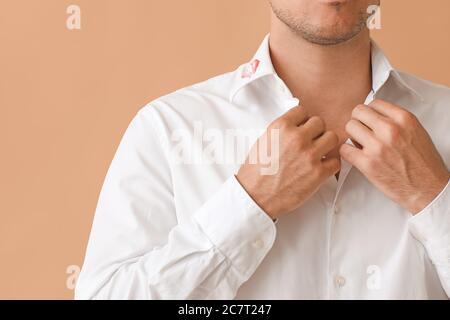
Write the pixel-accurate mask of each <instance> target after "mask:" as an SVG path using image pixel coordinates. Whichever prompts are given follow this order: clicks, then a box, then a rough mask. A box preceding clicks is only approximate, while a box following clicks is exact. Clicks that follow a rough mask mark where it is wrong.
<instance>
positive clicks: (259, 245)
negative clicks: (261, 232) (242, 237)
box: [253, 239, 264, 249]
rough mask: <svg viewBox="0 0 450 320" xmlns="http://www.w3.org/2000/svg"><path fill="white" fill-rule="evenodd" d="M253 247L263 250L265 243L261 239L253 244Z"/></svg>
mask: <svg viewBox="0 0 450 320" xmlns="http://www.w3.org/2000/svg"><path fill="white" fill-rule="evenodd" d="M253 246H254V247H255V248H256V249H262V247H264V242H263V241H262V240H261V239H258V240H256V241H255V242H253Z"/></svg>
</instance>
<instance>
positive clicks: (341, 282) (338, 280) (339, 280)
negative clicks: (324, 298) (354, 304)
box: [334, 276, 345, 288]
mask: <svg viewBox="0 0 450 320" xmlns="http://www.w3.org/2000/svg"><path fill="white" fill-rule="evenodd" d="M334 281H335V282H336V285H337V286H338V287H340V288H342V287H343V286H345V278H344V277H343V276H336V277H335V278H334Z"/></svg>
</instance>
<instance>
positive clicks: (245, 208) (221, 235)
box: [194, 176, 276, 281]
mask: <svg viewBox="0 0 450 320" xmlns="http://www.w3.org/2000/svg"><path fill="white" fill-rule="evenodd" d="M194 220H195V221H196V222H197V223H198V224H199V226H200V227H201V229H202V230H203V232H204V233H205V234H206V235H207V237H208V238H209V239H210V240H211V242H212V243H213V244H214V245H215V246H216V247H217V248H218V249H219V250H220V251H221V252H222V253H223V254H224V255H225V256H226V257H227V258H228V259H229V260H230V261H231V263H232V265H233V266H234V267H235V268H236V270H237V271H238V272H239V273H240V274H241V275H242V276H243V277H244V281H246V280H248V279H249V278H250V276H251V275H252V274H253V273H254V272H255V271H256V269H257V268H258V266H259V264H260V263H261V262H262V260H263V259H264V257H265V256H266V255H267V253H268V252H269V250H270V249H271V248H272V245H273V243H274V241H275V237H276V227H275V224H274V222H273V221H272V219H271V218H270V217H269V215H268V214H266V213H265V212H264V211H263V210H262V209H261V208H260V207H259V206H258V205H257V204H256V202H255V201H253V199H252V198H251V197H250V196H249V195H248V193H247V192H246V191H245V189H244V188H243V187H242V186H241V184H240V183H239V182H238V181H237V179H236V177H235V176H232V177H230V178H229V179H228V180H227V181H226V182H225V183H224V184H223V185H222V187H221V188H220V189H219V191H218V192H216V193H215V194H214V195H213V196H212V198H210V199H209V200H208V201H207V202H206V203H205V204H204V205H203V206H202V207H201V208H200V210H199V211H198V212H197V213H196V214H195V215H194Z"/></svg>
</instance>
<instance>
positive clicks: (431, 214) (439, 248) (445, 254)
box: [409, 181, 450, 297]
mask: <svg viewBox="0 0 450 320" xmlns="http://www.w3.org/2000/svg"><path fill="white" fill-rule="evenodd" d="M409 226H410V231H411V233H412V234H413V236H414V237H415V238H416V239H417V240H418V241H420V242H421V243H422V244H423V246H424V247H425V250H426V251H427V254H428V256H429V257H430V259H431V261H432V262H433V264H434V266H435V267H436V270H437V273H438V275H439V279H440V281H441V284H442V287H443V288H444V290H445V292H446V293H447V296H449V297H450V181H449V183H448V184H447V186H446V187H445V188H444V190H443V191H442V192H441V193H440V194H439V195H438V196H437V197H436V198H435V199H434V200H433V201H432V202H431V203H430V204H429V205H428V206H427V207H426V208H425V209H423V210H422V211H421V212H420V213H418V214H417V215H415V216H414V217H412V218H411V219H410V221H409Z"/></svg>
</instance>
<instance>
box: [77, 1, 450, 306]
mask: <svg viewBox="0 0 450 320" xmlns="http://www.w3.org/2000/svg"><path fill="white" fill-rule="evenodd" d="M270 4H271V7H272V14H271V16H272V17H271V18H272V19H271V32H270V36H268V37H266V39H265V40H264V42H263V44H262V45H261V47H260V49H259V50H258V52H257V53H256V56H255V57H254V59H252V60H251V61H250V62H249V63H248V64H245V65H243V66H241V67H239V68H238V69H237V70H236V71H234V72H231V73H228V74H225V75H222V76H219V77H216V78H213V79H210V80H208V81H206V82H203V83H200V84H197V85H194V86H191V87H188V88H185V89H182V90H179V91H177V92H175V93H172V94H170V95H168V96H165V97H162V98H160V99H158V100H156V101H154V102H152V103H150V104H149V105H148V106H146V107H145V108H143V109H142V110H140V111H139V112H138V114H137V115H136V117H135V119H134V120H133V121H132V123H131V124H130V126H129V128H128V130H127V132H126V133H125V136H124V138H123V140H122V142H121V144H120V146H119V148H118V151H117V153H116V156H115V158H114V160H113V162H112V164H111V167H110V169H109V172H108V174H107V177H106V180H105V183H104V186H103V189H102V192H101V195H100V200H99V204H98V207H97V212H96V215H95V219H94V225H93V229H92V233H91V237H90V241H89V245H88V249H87V255H86V260H85V263H84V266H83V269H82V272H81V274H80V277H79V280H78V285H77V290H76V297H77V298H80V299H105V298H106V299H108V298H119V299H231V298H239V299H243V298H244V299H245V298H249V299H260V298H261V299H303V298H307V299H372V298H373V299H447V298H448V296H449V295H450V259H449V258H450V186H449V180H450V174H449V171H448V169H447V166H448V164H449V163H450V136H449V135H448V128H450V115H449V107H450V90H449V89H448V88H445V87H442V86H437V85H433V84H431V83H429V82H425V81H423V80H420V79H417V78H415V77H413V76H410V75H407V74H404V73H400V72H398V71H396V70H394V69H393V68H392V67H391V66H390V64H389V62H388V61H387V60H386V58H385V57H384V56H383V54H382V52H381V51H380V49H379V48H378V47H377V46H376V45H375V44H374V43H372V42H371V40H370V37H369V30H368V29H367V27H366V20H367V18H368V14H367V8H368V7H369V6H371V5H378V4H379V3H378V1H375V0H354V1H346V0H272V1H271V2H270ZM266 128H267V130H266V132H265V133H264V134H262V136H261V138H260V139H259V140H258V141H257V142H255V145H254V147H253V148H252V150H251V151H250V152H249V156H248V158H247V161H245V163H244V164H242V165H241V163H232V162H230V161H225V160H224V161H220V160H221V159H222V160H223V159H224V158H226V157H227V156H230V155H231V156H232V157H233V156H234V153H236V150H235V149H234V148H233V149H230V148H224V149H221V148H217V143H218V142H223V141H225V140H227V139H226V138H227V137H228V136H229V135H230V132H231V133H234V134H235V136H234V137H238V136H239V134H236V132H238V133H241V134H243V133H248V132H250V131H251V130H260V129H263V130H264V129H266ZM258 132H259V131H258ZM199 137H200V138H199ZM235 140H236V139H235ZM237 140H238V139H237ZM183 141H185V142H186V141H188V142H189V143H187V144H188V146H189V147H186V143H185V142H183ZM208 141H209V142H210V144H208V143H207V142H208ZM211 141H215V144H214V143H212V142H211ZM232 141H234V140H233V139H232ZM253 141H254V140H253ZM182 142H183V143H182ZM204 144H206V146H205V145H204ZM265 148H266V149H267V150H266V151H267V153H264V152H262V153H261V152H260V151H261V150H263V149H265ZM211 149H214V152H212V151H211ZM223 150H225V151H223ZM227 150H228V151H227ZM246 150H247V151H248V149H246ZM221 151H223V152H222V153H221ZM263 151H264V150H263ZM186 153H187V155H186ZM205 154H206V155H209V156H205V157H202V155H203V156H204V155H205ZM255 155H256V156H255ZM261 155H266V156H267V155H269V156H270V157H269V160H270V161H267V160H268V158H267V157H262V156H261ZM263 158H264V159H263Z"/></svg>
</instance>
